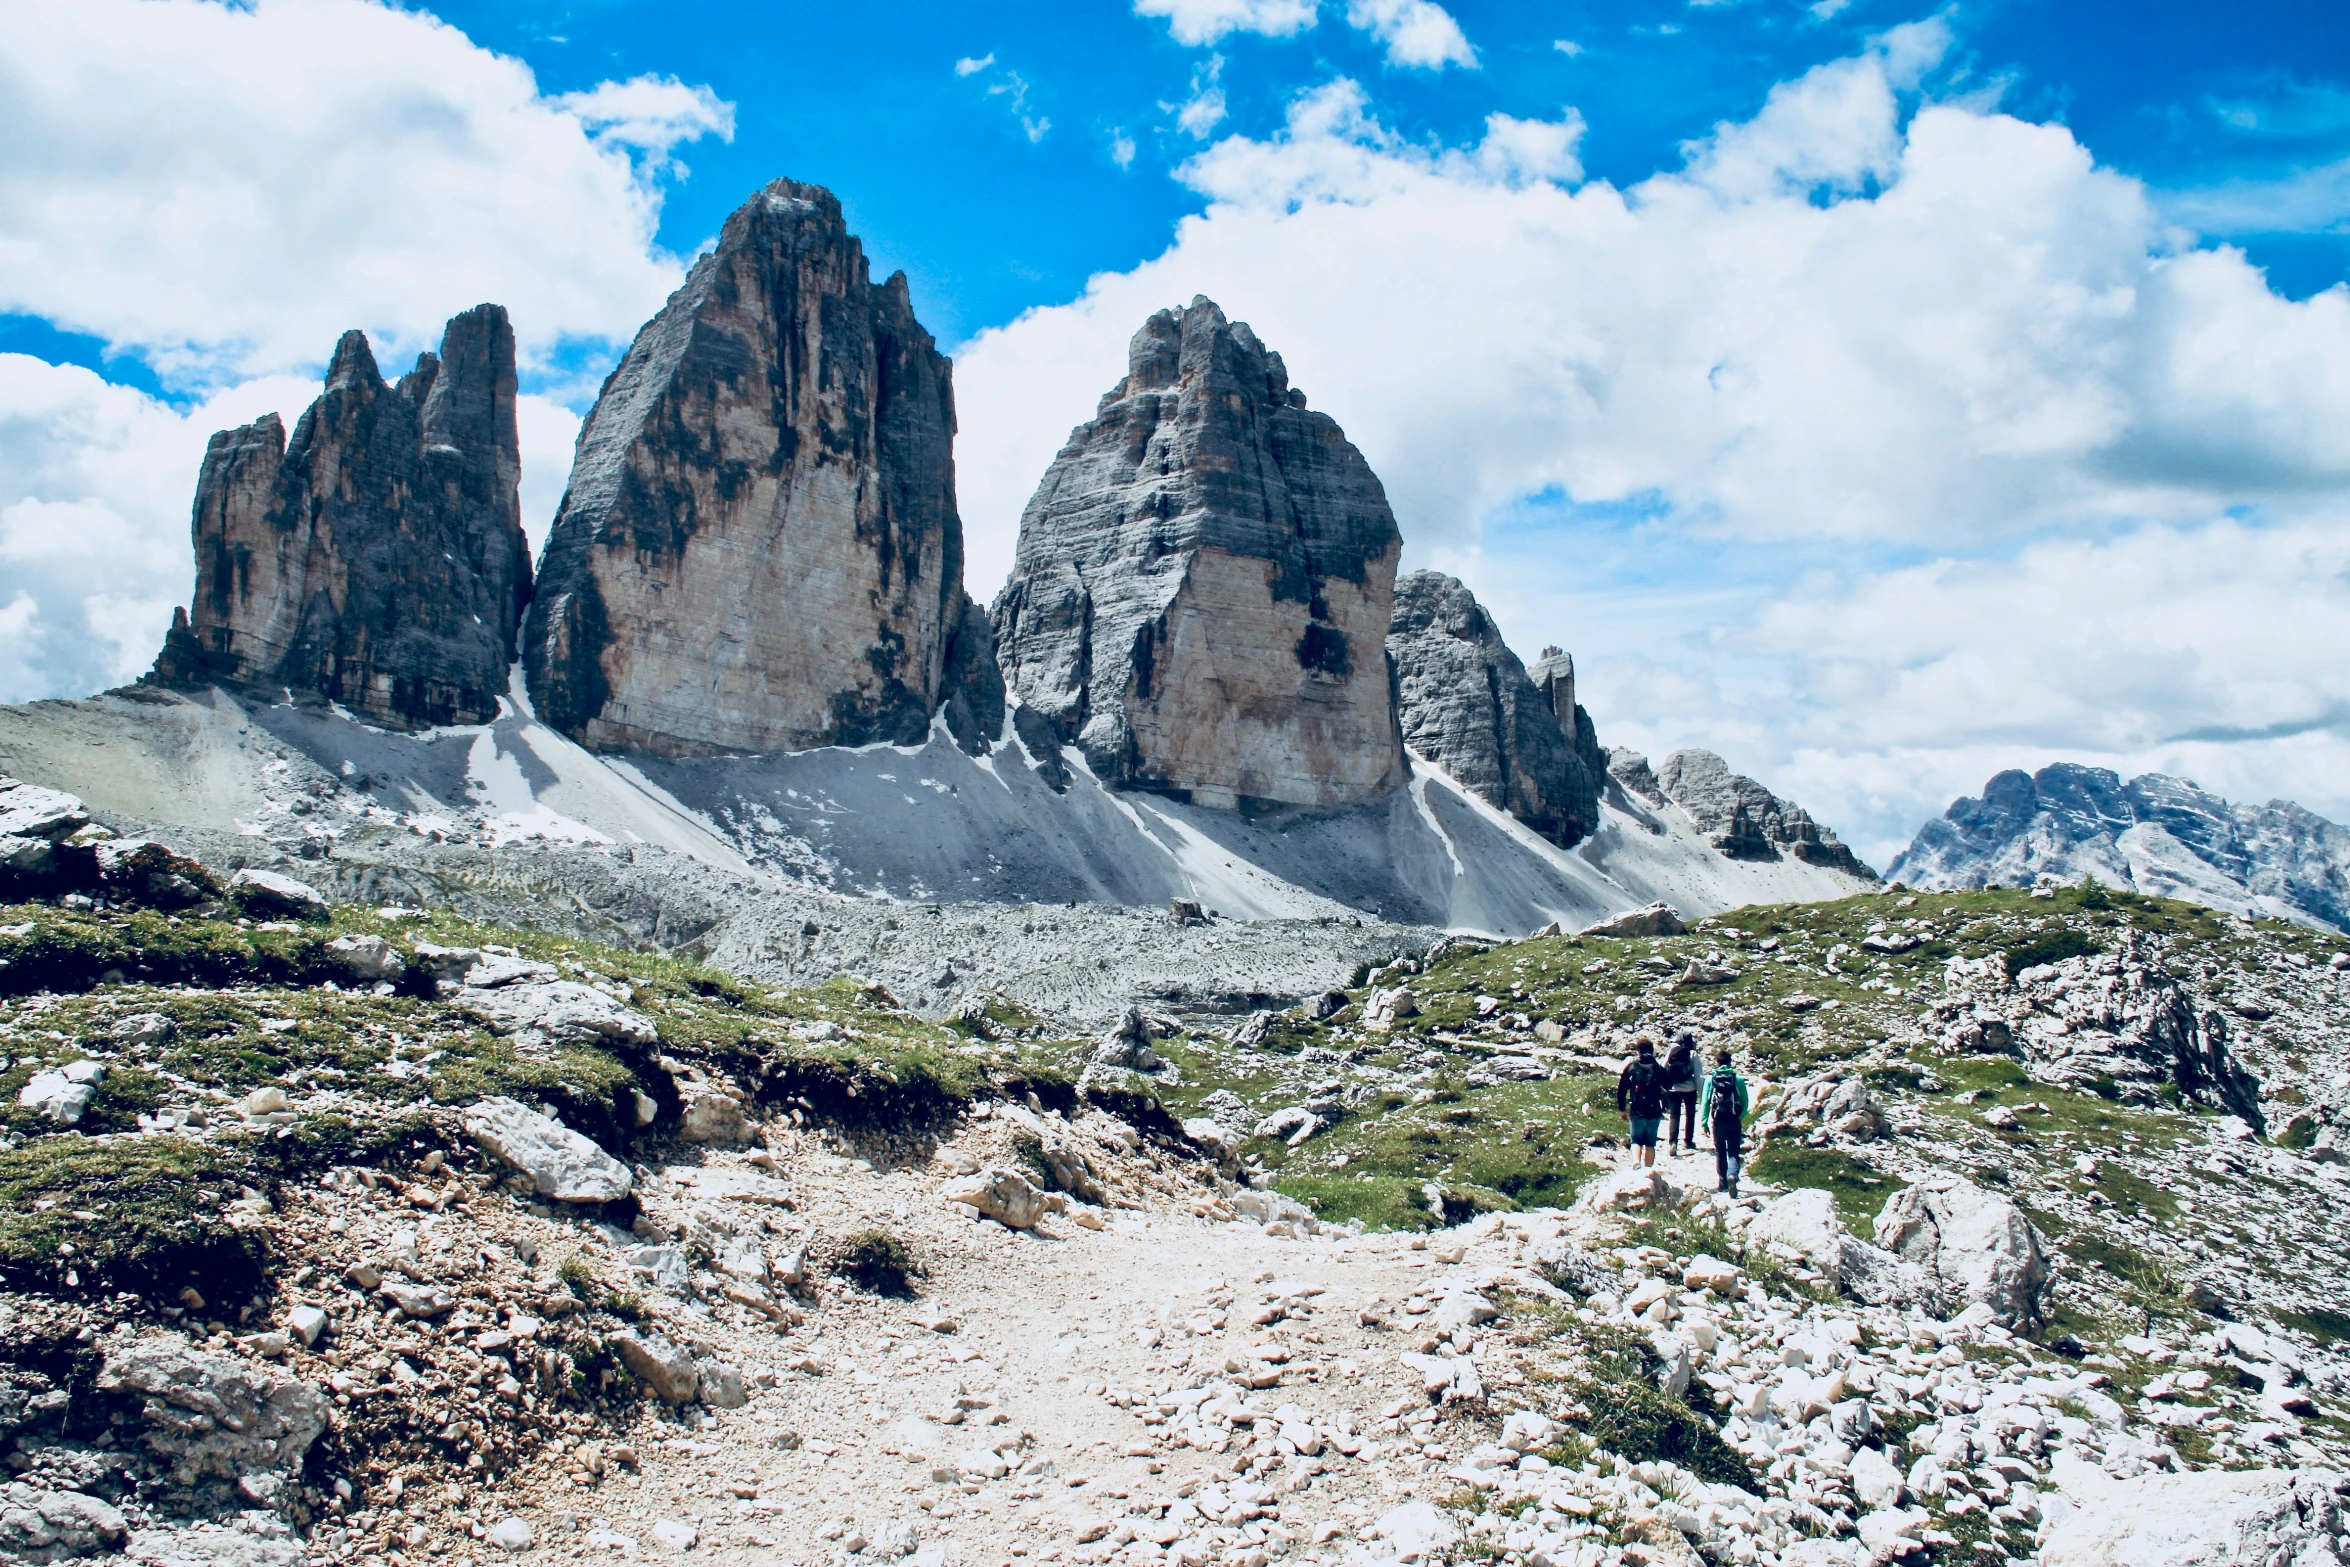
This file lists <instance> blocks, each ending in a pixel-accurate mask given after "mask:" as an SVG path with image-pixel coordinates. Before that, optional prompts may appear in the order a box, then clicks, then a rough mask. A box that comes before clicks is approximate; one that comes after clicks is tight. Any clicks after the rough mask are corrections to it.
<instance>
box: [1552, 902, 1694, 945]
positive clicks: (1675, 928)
mask: <svg viewBox="0 0 2350 1567" xmlns="http://www.w3.org/2000/svg"><path fill="white" fill-rule="evenodd" d="M1688 928H1689V927H1688V926H1686V925H1684V924H1682V923H1681V916H1680V915H1679V914H1677V913H1675V912H1674V911H1673V909H1672V907H1671V905H1669V904H1664V903H1652V904H1650V905H1649V906H1648V907H1646V908H1644V909H1627V910H1626V911H1625V912H1623V913H1621V914H1618V915H1615V916H1613V917H1611V918H1608V919H1604V920H1601V921H1600V922H1599V923H1598V924H1596V925H1586V926H1584V927H1583V929H1582V930H1581V931H1579V932H1578V933H1577V934H1579V935H1584V936H1615V937H1633V936H1678V935H1680V934H1681V933H1682V932H1683V931H1685V930H1687V929H1688Z"/></svg>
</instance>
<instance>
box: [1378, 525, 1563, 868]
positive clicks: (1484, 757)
mask: <svg viewBox="0 0 2350 1567" xmlns="http://www.w3.org/2000/svg"><path fill="white" fill-rule="evenodd" d="M1550 652H1551V653H1554V654H1555V653H1557V652H1558V650H1557V649H1556V648H1553V649H1551V650H1550ZM1387 654H1388V657H1389V658H1390V659H1392V660H1393V661H1394V664H1395V692H1396V713H1397V716H1398V717H1399V719H1400V720H1401V722H1402V725H1403V737H1404V743H1405V744H1406V745H1409V746H1410V747H1411V748H1412V749H1413V750H1415V751H1417V752H1419V753H1420V755H1422V756H1424V757H1426V758H1427V759H1428V760H1429V761H1431V762H1434V763H1436V764H1437V765H1438V766H1440V767H1442V768H1443V769H1444V770H1445V771H1446V772H1448V773H1450V774H1451V775H1452V776H1453V777H1454V778H1456V779H1458V780H1459V781H1460V782H1461V783H1462V784H1464V785H1466V786H1467V787H1468V788H1470V789H1472V790H1474V791H1475V792H1476V793H1477V794H1478V796H1479V797H1481V798H1482V799H1484V800H1485V802H1486V803H1487V804H1489V805H1493V806H1495V807H1498V808H1499V809H1501V810H1505V811H1507V812H1509V813H1510V814H1511V815H1512V816H1515V817H1517V818H1518V819H1519V820H1520V821H1522V822H1524V823H1525V824H1526V825H1527V826H1529V827H1531V828H1533V829H1534V830H1535V831H1536V832H1538V833H1540V834H1542V835H1543V836H1544V837H1546V838H1548V839H1550V840H1551V841H1552V842H1553V843H1557V844H1560V845H1562V846H1571V845H1573V844H1575V843H1578V842H1580V841H1581V840H1582V839H1583V838H1584V836H1585V835H1587V834H1588V833H1589V832H1590V831H1591V830H1592V829H1593V828H1594V827H1596V826H1598V825H1599V795H1600V791H1601V789H1602V788H1604V787H1605V781H1606V776H1607V758H1606V757H1605V755H1604V754H1602V753H1601V752H1600V750H1599V741H1598V737H1597V736H1596V735H1595V734H1594V733H1593V732H1592V729H1591V719H1590V716H1589V715H1588V714H1585V713H1583V712H1582V711H1581V710H1580V709H1578V708H1577V707H1576V706H1575V705H1574V695H1573V690H1574V687H1573V678H1574V677H1573V675H1572V673H1571V670H1572V666H1571V665H1570V666H1569V670H1570V673H1569V674H1568V675H1567V677H1566V686H1565V700H1566V706H1565V710H1564V711H1563V712H1554V711H1553V709H1552V706H1551V702H1552V696H1551V694H1550V693H1549V692H1545V691H1544V690H1542V689H1541V688H1540V686H1539V685H1538V683H1537V682H1536V681H1534V680H1532V679H1529V678H1528V676H1527V674H1526V666H1525V665H1523V664H1521V663H1519V662H1518V655H1517V654H1515V653H1513V652H1511V651H1510V650H1509V645H1508V644H1507V643H1505V642H1504V641H1502V639H1501V631H1500V628H1499V627H1497V626H1495V625H1494V623H1493V617H1492V616H1491V615H1488V614H1487V613H1486V612H1485V609H1484V607H1483V606H1482V605H1480V604H1479V603H1478V602H1477V600H1476V598H1475V596H1474V595H1472V594H1471V593H1470V592H1469V590H1468V589H1467V588H1466V587H1464V586H1462V585H1461V583H1459V582H1458V581H1456V580H1455V579H1453V578H1451V577H1448V576H1445V575H1443V574H1442V573H1441V572H1434V571H1415V572H1413V573H1411V575H1409V576H1407V577H1404V578H1403V579H1401V580H1400V581H1398V582H1397V583H1396V585H1395V622H1394V626H1393V629H1391V630H1390V631H1389V632H1388V634H1387ZM1559 657H1560V658H1561V659H1563V658H1564V657H1565V655H1564V654H1559ZM1554 689H1555V687H1554ZM1562 723H1563V724H1568V725H1573V726H1574V728H1572V729H1562V727H1561V726H1562ZM1578 737H1579V738H1580V741H1581V743H1580V744H1577V743H1576V740H1577V738H1578Z"/></svg>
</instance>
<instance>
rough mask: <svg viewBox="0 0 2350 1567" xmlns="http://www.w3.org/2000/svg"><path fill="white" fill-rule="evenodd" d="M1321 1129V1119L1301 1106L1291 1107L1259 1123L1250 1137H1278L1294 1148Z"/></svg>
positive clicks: (1277, 1111) (1276, 1112) (1275, 1112)
mask: <svg viewBox="0 0 2350 1567" xmlns="http://www.w3.org/2000/svg"><path fill="white" fill-rule="evenodd" d="M1321 1129H1322V1118H1321V1117H1320V1116H1318V1115H1316V1114H1314V1112H1313V1111H1311V1110H1308V1109H1307V1108H1306V1107H1305V1106H1303V1105H1291V1106H1289V1108H1287V1109H1285V1110H1276V1111H1274V1112H1273V1113H1272V1114H1271V1115H1269V1116H1266V1117H1265V1118H1264V1119H1263V1120H1261V1121H1259V1122H1258V1123H1257V1124H1256V1126H1255V1128H1254V1129H1253V1130H1252V1131H1251V1132H1250V1134H1249V1135H1250V1136H1252V1137H1278V1138H1280V1139H1281V1140H1282V1141H1283V1142H1286V1143H1287V1144H1289V1146H1290V1147H1292V1148H1295V1147H1296V1146H1297V1145H1298V1144H1300V1143H1302V1142H1304V1141H1305V1140H1306V1139H1308V1138H1310V1137H1312V1136H1313V1135H1314V1134H1315V1133H1316V1132H1318V1131H1320V1130H1321Z"/></svg>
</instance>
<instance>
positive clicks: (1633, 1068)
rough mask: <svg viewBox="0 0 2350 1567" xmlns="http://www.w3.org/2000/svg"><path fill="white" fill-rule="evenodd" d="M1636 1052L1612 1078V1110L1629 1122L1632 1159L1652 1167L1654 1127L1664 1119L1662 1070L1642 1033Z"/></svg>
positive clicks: (1653, 1046)
mask: <svg viewBox="0 0 2350 1567" xmlns="http://www.w3.org/2000/svg"><path fill="white" fill-rule="evenodd" d="M1636 1043H1637V1044H1638V1045H1639V1046H1640V1053H1639V1054H1638V1055H1636V1056H1634V1057H1633V1058H1632V1059H1631V1060H1630V1061H1629V1062H1627V1063H1626V1064H1625V1066H1624V1073H1623V1075H1622V1076H1621V1077H1619V1078H1617V1079H1616V1113H1617V1114H1618V1115H1620V1116H1623V1117H1624V1118H1625V1119H1626V1120H1628V1121H1630V1122H1631V1123H1632V1162H1633V1163H1634V1164H1635V1165H1637V1166H1639V1167H1640V1168H1641V1169H1644V1170H1652V1169H1654V1168H1656V1129H1657V1127H1658V1126H1659V1125H1660V1124H1661V1123H1662V1122H1663V1121H1664V1118H1665V1069H1664V1068H1663V1067H1661V1066H1659V1065H1657V1060H1656V1041H1655V1040H1653V1039H1650V1038H1648V1037H1647V1036H1646V1035H1642V1036H1641V1038H1640V1039H1639V1040H1637V1041H1636Z"/></svg>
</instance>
